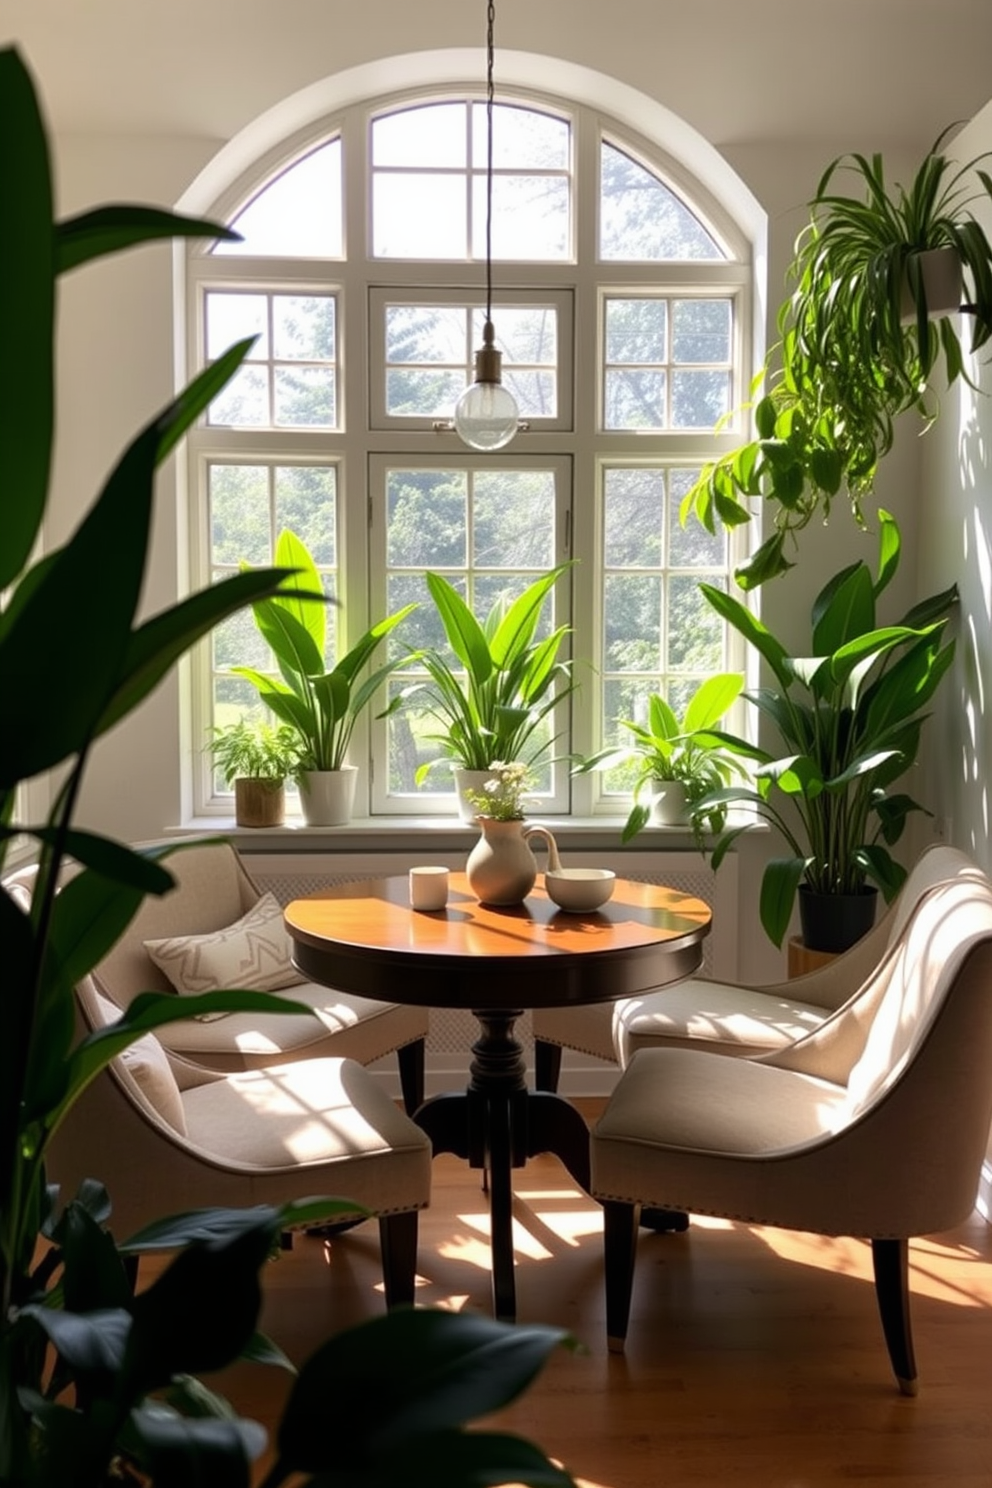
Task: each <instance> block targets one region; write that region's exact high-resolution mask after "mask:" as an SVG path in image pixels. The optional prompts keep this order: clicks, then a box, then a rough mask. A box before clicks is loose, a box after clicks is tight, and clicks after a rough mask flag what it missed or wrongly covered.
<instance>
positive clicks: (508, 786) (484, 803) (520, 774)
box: [465, 760, 533, 821]
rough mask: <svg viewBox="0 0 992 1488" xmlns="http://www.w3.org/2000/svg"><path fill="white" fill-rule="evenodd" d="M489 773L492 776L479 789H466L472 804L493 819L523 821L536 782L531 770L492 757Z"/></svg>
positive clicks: (478, 810) (480, 812)
mask: <svg viewBox="0 0 992 1488" xmlns="http://www.w3.org/2000/svg"><path fill="white" fill-rule="evenodd" d="M489 772H490V777H491V778H490V779H489V780H487V781H486V783H485V785H484V786H483V787H482V789H481V790H480V791H473V790H470V791H466V792H465V794H466V796H467V797H468V799H469V801H470V802H471V804H472V805H473V806H474V807H475V809H476V811H477V812H478V814H479V815H480V816H490V817H492V818H493V820H494V821H523V819H524V802H525V801H526V800H527V792H528V791H529V790H530V788H531V786H532V785H533V780H532V778H531V773H530V770H529V769H528V768H527V766H526V765H523V764H521V763H520V762H519V761H516V762H515V763H512V764H504V763H503V761H502V760H493V762H492V764H491V765H490V766H489Z"/></svg>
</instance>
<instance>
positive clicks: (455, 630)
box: [426, 573, 493, 687]
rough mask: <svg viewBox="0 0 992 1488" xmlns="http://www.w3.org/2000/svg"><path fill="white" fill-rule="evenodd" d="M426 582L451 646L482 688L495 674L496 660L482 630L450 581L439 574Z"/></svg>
mask: <svg viewBox="0 0 992 1488" xmlns="http://www.w3.org/2000/svg"><path fill="white" fill-rule="evenodd" d="M426 579H427V588H428V589H429V590H430V595H431V599H432V600H433V601H434V604H435V607H436V608H437V612H438V615H439V616H440V618H441V624H442V625H443V626H444V633H445V635H446V636H447V637H448V644H449V645H450V647H451V649H452V651H454V653H455V655H456V656H457V657H458V660H459V661H460V662H461V663H462V665H463V666H464V667H465V669H466V671H467V672H468V674H469V676H470V678H471V679H472V682H473V683H474V684H475V686H477V687H481V686H482V684H483V683H484V682H486V681H487V680H488V678H489V677H490V675H491V673H492V670H493V658H492V655H491V653H490V650H489V642H488V641H487V640H486V636H485V633H484V631H483V629H482V626H481V625H480V624H479V622H478V620H476V618H475V616H474V615H473V614H472V611H471V610H470V609H469V607H468V605H467V604H466V603H465V601H464V600H463V599H462V597H461V595H460V594H459V593H458V591H457V589H455V587H454V586H453V585H452V584H449V583H448V580H447V579H445V578H443V577H442V575H441V574H436V573H428V574H427V575H426Z"/></svg>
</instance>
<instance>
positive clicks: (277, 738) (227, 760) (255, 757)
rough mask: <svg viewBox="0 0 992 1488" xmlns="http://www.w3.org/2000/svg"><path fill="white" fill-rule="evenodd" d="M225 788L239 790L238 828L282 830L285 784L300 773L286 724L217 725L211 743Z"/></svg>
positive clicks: (236, 797) (236, 805) (294, 738)
mask: <svg viewBox="0 0 992 1488" xmlns="http://www.w3.org/2000/svg"><path fill="white" fill-rule="evenodd" d="M209 748H210V751H211V753H212V754H213V757H214V762H215V763H216V765H217V768H218V769H219V770H220V772H221V775H222V776H223V777H224V783H225V784H226V785H233V787H234V820H235V822H236V824H237V825H238V826H239V827H281V826H282V824H283V822H284V821H285V819H286V781H287V780H288V779H289V778H290V777H291V776H292V775H293V774H294V773H295V771H296V768H297V763H298V760H299V743H298V740H297V735H296V732H295V730H294V729H291V728H290V726H289V724H287V723H283V724H280V725H279V727H278V728H277V727H274V726H273V725H272V724H270V723H252V722H250V721H249V720H248V719H247V718H239V719H238V720H237V722H236V723H229V724H227V725H226V726H224V727H223V728H221V727H217V726H215V728H214V730H213V738H212V739H211V741H210V745H209Z"/></svg>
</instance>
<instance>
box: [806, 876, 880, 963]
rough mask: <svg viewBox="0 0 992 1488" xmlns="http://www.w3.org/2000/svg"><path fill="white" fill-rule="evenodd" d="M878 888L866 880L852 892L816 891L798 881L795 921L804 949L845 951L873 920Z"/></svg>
mask: <svg viewBox="0 0 992 1488" xmlns="http://www.w3.org/2000/svg"><path fill="white" fill-rule="evenodd" d="M877 903H878V890H877V889H876V888H873V887H871V886H870V885H868V884H866V885H865V887H864V888H863V889H859V891H858V892H857V893H856V894H817V893H814V891H813V890H812V889H811V888H809V887H808V886H807V885H806V884H800V885H799V923H800V924H801V925H802V929H803V945H804V946H805V947H806V949H807V950H808V951H846V950H849V949H850V948H851V946H852V945H854V943H855V941H858V940H860V939H861V937H862V935H867V933H868V931H869V930H870V929H871V927H872V925H874V923H875V906H876V904H877Z"/></svg>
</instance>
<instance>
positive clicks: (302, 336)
mask: <svg viewBox="0 0 992 1488" xmlns="http://www.w3.org/2000/svg"><path fill="white" fill-rule="evenodd" d="M272 344H273V355H274V356H276V357H278V359H279V360H280V361H290V360H292V359H296V358H299V359H302V360H305V361H308V362H317V361H319V362H333V361H334V360H335V357H336V355H337V350H336V343H335V337H334V297H333V296H332V295H306V296H301V295H273V297H272ZM259 355H262V353H259Z"/></svg>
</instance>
